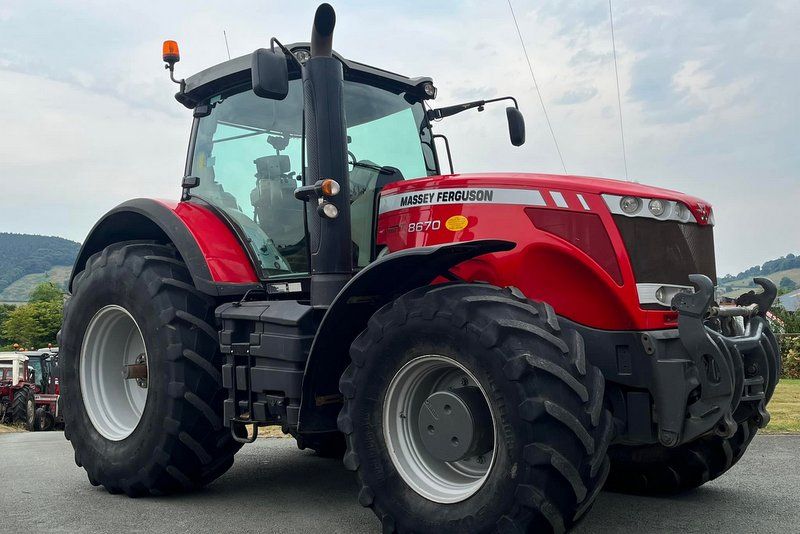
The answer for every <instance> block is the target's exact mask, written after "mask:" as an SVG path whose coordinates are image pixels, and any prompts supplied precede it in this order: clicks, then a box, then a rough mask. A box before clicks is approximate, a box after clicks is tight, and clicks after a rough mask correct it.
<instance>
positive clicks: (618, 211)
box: [602, 194, 713, 224]
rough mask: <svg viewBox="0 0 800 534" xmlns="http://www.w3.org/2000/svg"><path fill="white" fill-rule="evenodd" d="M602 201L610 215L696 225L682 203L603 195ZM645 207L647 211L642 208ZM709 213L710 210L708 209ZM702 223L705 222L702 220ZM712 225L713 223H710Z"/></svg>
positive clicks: (694, 219)
mask: <svg viewBox="0 0 800 534" xmlns="http://www.w3.org/2000/svg"><path fill="white" fill-rule="evenodd" d="M602 197H603V200H604V201H605V203H606V206H608V209H609V211H610V212H611V213H613V214H615V215H624V216H626V217H645V218H649V219H656V220H659V221H678V222H682V223H697V219H696V218H695V216H694V214H693V213H692V211H691V210H690V209H689V207H688V206H687V205H686V204H684V203H683V202H680V201H677V200H666V199H663V198H641V197H634V196H631V195H627V196H621V195H609V194H603V195H602ZM645 205H647V209H644V206H645ZM708 209H709V213H711V208H710V207H709V208H708ZM703 222H706V220H705V219H703ZM712 224H713V222H712Z"/></svg>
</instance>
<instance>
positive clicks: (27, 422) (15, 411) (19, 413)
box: [11, 387, 36, 432]
mask: <svg viewBox="0 0 800 534" xmlns="http://www.w3.org/2000/svg"><path fill="white" fill-rule="evenodd" d="M11 420H12V422H13V423H15V424H18V425H22V426H23V427H24V428H25V430H28V431H30V432H33V431H34V430H36V399H35V398H34V392H33V390H32V389H30V388H27V387H23V388H21V389H19V390H17V391H16V392H14V400H13V401H12V402H11Z"/></svg>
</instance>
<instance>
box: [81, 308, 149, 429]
mask: <svg viewBox="0 0 800 534" xmlns="http://www.w3.org/2000/svg"><path fill="white" fill-rule="evenodd" d="M142 354H144V355H145V358H144V359H145V363H147V351H146V349H145V344H144V337H143V336H142V331H141V329H140V328H139V325H138V324H137V323H136V321H135V320H134V318H133V317H132V316H131V314H130V313H128V311H127V310H126V309H125V308H123V307H121V306H117V305H111V306H105V307H104V308H101V309H100V310H99V311H98V312H97V313H96V314H95V315H94V317H92V320H91V321H90V322H89V327H88V328H87V329H86V334H85V335H84V336H83V345H82V347H81V358H80V372H79V373H80V384H81V392H82V395H83V405H84V408H85V409H86V413H87V415H88V416H89V420H90V421H91V422H92V425H93V426H94V428H95V430H97V431H98V432H99V433H100V434H101V435H102V436H103V437H104V438H106V439H109V440H111V441H121V440H123V439H125V438H127V437H128V436H130V435H131V434H132V433H133V431H134V430H135V429H136V426H137V425H138V424H139V421H140V420H141V419H142V413H143V412H144V407H145V404H146V403H147V388H146V387H142V386H141V385H139V383H137V381H136V380H126V379H125V378H124V377H123V369H124V367H125V366H126V365H133V364H136V363H138V362H137V358H139V357H140V356H141V355H142ZM149 370H150V369H149V364H148V376H149Z"/></svg>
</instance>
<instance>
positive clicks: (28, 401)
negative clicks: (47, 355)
mask: <svg viewBox="0 0 800 534" xmlns="http://www.w3.org/2000/svg"><path fill="white" fill-rule="evenodd" d="M35 382H36V377H35V371H34V370H33V369H31V368H29V366H28V357H27V356H26V355H25V354H21V353H19V352H6V353H0V424H3V423H11V424H18V425H22V426H23V427H25V428H26V429H27V430H34V429H35V427H36V398H35V395H36V383H35Z"/></svg>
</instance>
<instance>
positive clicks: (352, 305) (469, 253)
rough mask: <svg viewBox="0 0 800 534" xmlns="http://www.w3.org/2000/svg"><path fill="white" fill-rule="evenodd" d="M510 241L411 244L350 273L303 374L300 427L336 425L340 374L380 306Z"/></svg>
mask: <svg viewBox="0 0 800 534" xmlns="http://www.w3.org/2000/svg"><path fill="white" fill-rule="evenodd" d="M514 246H515V244H514V243H512V242H510V241H501V240H495V239H485V240H477V241H469V242H464V243H448V244H443V245H435V246H430V247H419V248H410V249H406V250H401V251H398V252H395V253H392V254H388V255H386V256H383V257H382V258H380V259H378V260H376V261H374V262H373V263H371V264H369V265H368V266H367V267H366V268H364V269H363V270H361V271H360V272H359V273H358V274H357V275H356V276H354V277H353V278H352V279H351V280H350V282H348V283H347V285H346V286H345V287H344V288H343V289H342V291H341V292H340V293H339V295H338V296H337V297H336V299H335V300H334V301H333V303H332V304H331V306H330V307H329V308H328V311H327V312H326V313H325V316H324V317H323V318H322V322H321V323H320V327H319V328H318V329H317V334H316V336H315V338H314V342H313V344H312V346H311V352H310V353H309V357H308V362H307V363H306V370H305V374H304V377H303V399H302V403H301V407H300V420H299V431H301V432H330V431H334V430H336V416H337V415H338V412H339V408H340V407H341V405H340V402H339V401H340V399H339V377H340V376H341V375H342V373H343V372H344V370H345V368H346V367H347V365H348V364H349V363H350V354H349V350H350V344H351V343H352V341H353V339H355V338H356V336H357V335H358V334H359V333H361V332H362V331H363V330H364V329H365V328H366V326H367V321H368V320H369V318H370V317H371V316H372V314H374V313H375V312H376V311H377V310H378V309H379V308H380V307H381V306H383V305H385V304H387V303H388V302H391V301H393V300H394V299H396V298H397V297H398V296H400V295H402V294H404V293H407V292H409V291H411V290H412V289H416V288H418V287H421V286H424V285H428V284H430V283H431V282H433V281H434V280H435V279H436V278H438V277H440V276H442V275H445V274H447V273H448V271H449V270H450V269H451V268H452V267H454V266H455V265H457V264H459V263H461V262H463V261H466V260H469V259H472V258H474V257H476V256H480V255H483V254H488V253H492V252H503V251H507V250H511V249H513V248H514Z"/></svg>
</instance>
